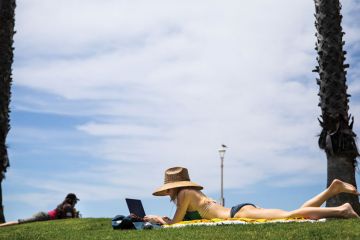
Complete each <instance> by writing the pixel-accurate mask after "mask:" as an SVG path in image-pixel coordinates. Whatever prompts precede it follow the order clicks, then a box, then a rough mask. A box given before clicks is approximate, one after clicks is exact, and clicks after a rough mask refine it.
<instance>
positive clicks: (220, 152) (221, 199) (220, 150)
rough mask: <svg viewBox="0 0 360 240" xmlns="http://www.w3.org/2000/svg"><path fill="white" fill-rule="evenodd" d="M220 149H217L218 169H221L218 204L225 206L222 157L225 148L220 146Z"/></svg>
mask: <svg viewBox="0 0 360 240" xmlns="http://www.w3.org/2000/svg"><path fill="white" fill-rule="evenodd" d="M221 147H222V148H221V149H219V154H220V161H221V162H220V168H221V196H220V204H221V205H222V206H225V198H224V156H225V152H226V149H225V148H226V146H225V145H224V144H223V145H221Z"/></svg>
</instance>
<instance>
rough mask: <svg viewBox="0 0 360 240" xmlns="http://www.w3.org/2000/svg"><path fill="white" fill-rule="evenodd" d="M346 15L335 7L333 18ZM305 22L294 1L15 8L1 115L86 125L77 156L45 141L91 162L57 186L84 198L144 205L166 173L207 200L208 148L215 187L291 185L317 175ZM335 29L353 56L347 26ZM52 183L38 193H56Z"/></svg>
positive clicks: (309, 27)
mask: <svg viewBox="0 0 360 240" xmlns="http://www.w3.org/2000/svg"><path fill="white" fill-rule="evenodd" d="M358 5H359V4H357V3H354V2H353V1H345V3H344V11H345V12H346V13H347V12H351V9H353V7H355V6H356V7H358ZM350 6H351V7H350ZM313 13H314V6H313V2H312V1H301V0H299V1H285V0H278V1H260V0H257V1H247V2H244V1H230V0H229V1H196V3H195V2H194V1H181V2H179V1H140V0H136V1H110V0H108V1H96V0H91V1H88V0H87V1H80V0H78V1H73V0H72V1H70V0H66V1H65V0H64V1H50V0H49V1H39V0H24V1H22V4H19V6H18V11H17V22H16V24H17V26H16V28H17V31H18V33H17V35H16V39H15V40H16V41H15V47H16V56H15V57H16V59H15V60H16V61H15V67H14V85H15V86H16V87H18V88H22V89H25V90H24V91H25V92H26V94H23V95H21V96H16V95H15V96H13V98H14V102H15V106H14V107H15V109H17V110H22V111H28V112H38V113H43V114H46V113H49V114H58V115H66V116H73V117H74V116H76V117H81V116H85V117H86V120H84V121H81V122H77V123H76V124H73V125H71V126H70V127H69V128H70V129H69V131H73V132H72V134H74V135H76V136H80V135H81V136H82V137H83V136H84V135H87V136H88V138H89V140H88V141H86V143H84V142H82V143H81V144H80V143H78V144H79V145H76V141H75V142H74V138H75V139H76V137H73V135H72V134H65V133H64V138H63V139H61V141H60V142H57V144H59V145H60V146H61V145H66V146H67V147H69V144H68V143H69V142H71V143H72V144H75V146H74V148H72V151H74V149H76V148H78V149H79V151H81V153H82V154H84V155H86V154H88V155H89V156H92V157H93V158H94V159H95V160H93V161H94V162H91V163H89V165H87V168H86V169H82V170H83V171H86V173H83V174H80V175H78V176H77V177H73V176H71V175H66V176H67V177H68V178H69V180H68V182H74V181H77V184H75V185H74V189H75V190H76V191H77V192H80V193H81V195H83V196H85V198H89V199H90V198H91V197H92V196H94V195H96V196H100V195H101V198H107V199H111V198H116V197H118V195H117V194H114V192H116V191H117V189H119V188H122V189H123V190H124V191H127V192H130V193H133V194H135V195H138V196H145V195H146V196H148V195H149V193H150V192H151V189H153V188H154V187H156V186H158V185H160V184H161V183H162V181H163V180H162V176H163V175H162V174H163V171H164V169H165V168H167V167H171V166H173V165H183V166H187V167H188V168H189V169H190V174H191V176H192V178H193V180H195V181H197V182H199V183H201V184H203V185H204V186H205V187H206V189H208V191H216V189H217V188H218V186H217V185H218V183H217V182H218V180H217V179H218V177H219V170H218V167H219V166H218V165H219V159H218V155H217V147H218V146H219V145H220V144H221V143H226V144H228V145H229V150H228V152H227V155H226V163H225V170H226V187H227V188H241V187H244V188H245V187H249V186H251V185H253V184H255V183H257V182H259V181H264V180H267V179H270V178H272V177H276V176H280V177H284V178H288V176H291V177H290V178H289V179H290V180H289V181H287V182H284V183H282V184H294V182H296V183H299V184H301V183H302V181H301V180H298V179H306V178H311V177H313V176H316V175H317V174H323V172H324V171H325V170H324V166H325V164H326V163H325V160H324V158H325V157H324V154H322V153H321V152H320V151H319V150H318V148H317V146H316V144H317V137H316V134H317V133H318V132H319V131H320V127H319V126H318V123H317V120H316V118H317V116H318V115H319V114H320V109H318V107H317V103H318V96H317V95H316V94H317V85H316V84H315V77H316V76H315V74H312V73H311V70H312V69H313V67H314V66H315V64H316V62H315V57H316V53H315V50H313V48H314V46H315V37H314V32H315V27H314V26H313V23H314V21H315V20H314V17H313ZM344 18H348V20H347V23H346V24H347V26H348V29H349V34H348V35H349V40H348V41H349V44H353V45H355V44H356V41H358V40H359V34H358V32H359V27H358V26H356V25H351V24H350V23H351V22H352V21H351V20H352V19H353V18H355V17H354V16H352V15H350V16H344ZM350 18H351V19H350ZM29 19H31V21H30V20H29ZM349 19H350V20H349ZM353 45H351V46H353ZM353 75H354V76H357V75H358V73H357V72H356V71H354V72H353ZM353 85H354V87H352V88H353V89H354V90H353V91H354V92H355V93H357V92H358V89H357V88H358V87H356V86H357V85H356V83H355V82H354V83H353ZM35 93H36V94H35ZM353 104H354V109H357V108H358V104H357V103H353ZM53 128H57V127H56V122H54V126H53ZM56 132H57V131H54V132H52V133H53V134H56ZM25 133H27V132H25ZM25 133H17V136H19V138H20V137H21V136H23V137H26V138H30V137H29V134H25ZM53 134H51V133H50V135H53ZM55 141H56V140H50V141H49V143H48V144H49V146H51V144H55ZM65 142H68V143H67V144H65ZM63 149H64V148H63ZM123 173H126V174H127V176H128V179H126V181H125V182H124V178H123V177H122V176H123V175H122V174H123ZM58 178H59V176H58V175H56V176H54V180H52V181H49V183H48V184H44V185H41V188H42V189H43V190H49V191H55V190H56V189H57V188H63V187H66V183H68V182H66V183H64V184H60V183H59V182H58V181H60V180H59V179H58ZM88 179H93V180H94V179H95V180H98V181H99V182H98V185H91V186H90V184H89V183H88V182H87V181H88ZM34 181H35V182H34V184H32V185H33V186H36V185H37V184H38V182H40V181H41V179H35V180H34ZM138 182H141V183H142V184H141V185H139V184H137V183H138ZM129 183H131V184H129ZM135 183H136V184H135ZM132 184H133V185H132ZM275 185H276V184H275ZM98 189H101V194H97V193H96V190H98ZM27 199H30V200H29V201H33V199H34V198H33V197H30V198H27Z"/></svg>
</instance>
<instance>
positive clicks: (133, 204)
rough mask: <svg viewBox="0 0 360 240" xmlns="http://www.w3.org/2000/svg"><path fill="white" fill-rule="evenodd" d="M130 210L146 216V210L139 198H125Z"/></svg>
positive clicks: (137, 214)
mask: <svg viewBox="0 0 360 240" xmlns="http://www.w3.org/2000/svg"><path fill="white" fill-rule="evenodd" d="M125 200H126V204H127V206H128V209H129V212H130V213H133V214H135V215H136V216H138V217H141V218H143V217H145V215H146V214H145V210H144V207H143V205H142V203H141V200H139V199H131V198H125Z"/></svg>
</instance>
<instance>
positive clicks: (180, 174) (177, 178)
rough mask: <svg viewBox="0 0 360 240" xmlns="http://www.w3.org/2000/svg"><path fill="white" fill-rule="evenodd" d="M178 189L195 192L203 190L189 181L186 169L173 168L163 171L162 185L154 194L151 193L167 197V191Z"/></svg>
mask: <svg viewBox="0 0 360 240" xmlns="http://www.w3.org/2000/svg"><path fill="white" fill-rule="evenodd" d="M178 187H192V188H194V189H197V190H201V189H203V187H202V186H200V185H198V184H196V183H194V182H191V181H190V177H189V173H188V170H187V169H186V168H183V167H173V168H169V169H167V170H166V171H165V180H164V185H162V186H161V187H159V188H157V189H156V190H155V192H153V195H154V196H165V195H167V190H169V189H173V188H178Z"/></svg>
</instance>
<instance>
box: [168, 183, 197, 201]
mask: <svg viewBox="0 0 360 240" xmlns="http://www.w3.org/2000/svg"><path fill="white" fill-rule="evenodd" d="M183 189H194V190H197V191H200V190H198V189H196V188H195V187H191V186H190V187H178V188H173V190H174V194H173V195H170V202H173V203H175V204H176V203H177V202H176V200H177V196H178V194H179V192H180V191H181V190H183Z"/></svg>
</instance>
